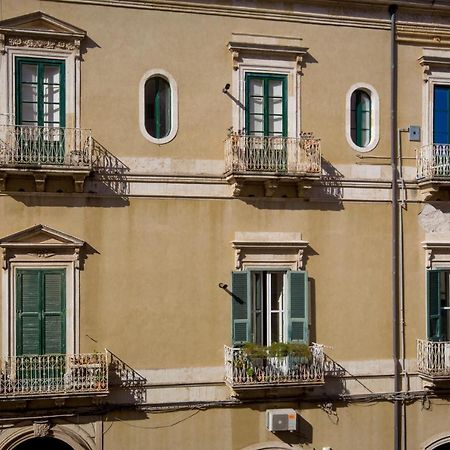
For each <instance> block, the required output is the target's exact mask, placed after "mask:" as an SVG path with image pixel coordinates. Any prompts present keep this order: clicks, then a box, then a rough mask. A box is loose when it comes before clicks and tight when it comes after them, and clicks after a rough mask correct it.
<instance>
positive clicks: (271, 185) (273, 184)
mask: <svg viewBox="0 0 450 450" xmlns="http://www.w3.org/2000/svg"><path fill="white" fill-rule="evenodd" d="M277 188H278V180H266V181H265V182H264V195H265V196H266V197H273V194H275V191H276V190H277Z"/></svg>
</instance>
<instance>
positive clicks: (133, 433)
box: [104, 403, 416, 450]
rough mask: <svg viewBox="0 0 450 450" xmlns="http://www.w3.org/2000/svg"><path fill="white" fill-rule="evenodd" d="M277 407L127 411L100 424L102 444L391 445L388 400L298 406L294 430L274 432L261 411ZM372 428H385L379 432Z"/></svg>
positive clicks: (238, 447) (213, 447)
mask: <svg viewBox="0 0 450 450" xmlns="http://www.w3.org/2000/svg"><path fill="white" fill-rule="evenodd" d="M280 405H281V407H294V408H296V407H297V406H296V405H286V404H280ZM280 405H277V404H276V403H275V404H274V403H271V404H258V405H251V404H250V405H248V407H247V408H242V409H241V408H233V409H220V410H207V411H189V410H188V411H178V412H173V413H162V414H161V413H153V414H152V413H150V414H149V415H148V418H147V419H146V418H145V417H144V416H142V417H141V418H139V417H137V416H135V417H133V416H132V415H129V414H126V413H122V414H114V413H113V414H110V415H109V417H108V419H107V422H105V424H104V430H105V435H104V444H105V448H108V449H111V450H116V449H117V450H119V449H122V448H125V446H127V447H131V448H141V447H142V446H144V445H145V448H149V449H173V448H179V447H183V448H186V449H192V450H194V449H195V450H197V449H205V450H206V449H208V450H243V449H245V448H246V447H248V446H251V445H255V444H263V443H264V444H266V445H267V444H268V443H269V442H270V443H271V444H272V445H273V446H274V447H275V446H276V444H277V443H278V444H280V446H281V445H282V444H284V445H285V447H284V448H295V449H298V448H304V449H312V448H316V449H319V448H320V449H321V448H323V447H326V446H327V447H328V446H329V447H332V448H333V449H345V448H348V447H352V448H358V449H360V448H366V449H370V450H379V449H380V448H391V445H392V440H393V438H392V435H391V433H390V431H389V430H390V429H391V423H392V407H391V405H390V404H388V403H383V404H378V405H376V406H368V405H354V406H351V407H344V406H339V405H338V406H337V408H336V409H335V410H334V411H333V413H332V414H327V413H326V412H324V411H323V410H320V409H318V408H316V407H312V408H310V406H308V405H306V404H301V407H300V409H299V410H298V412H299V415H300V417H301V419H300V420H299V430H298V431H297V432H294V433H289V432H284V433H277V434H274V433H271V432H269V431H267V430H266V428H265V410H266V409H267V408H273V407H278V406H280ZM117 417H119V419H120V420H119V421H118V420H117ZM133 419H134V420H133ZM376 430H384V431H383V433H379V432H375V431H376ZM288 446H292V447H288ZM255 448H257V447H255ZM263 448H265V447H263ZM275 448H278V447H275ZM412 448H416V447H412Z"/></svg>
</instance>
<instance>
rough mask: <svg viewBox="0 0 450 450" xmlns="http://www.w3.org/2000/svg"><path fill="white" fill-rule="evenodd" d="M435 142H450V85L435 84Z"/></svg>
mask: <svg viewBox="0 0 450 450" xmlns="http://www.w3.org/2000/svg"><path fill="white" fill-rule="evenodd" d="M433 143H434V144H450V86H449V85H435V86H434V95H433Z"/></svg>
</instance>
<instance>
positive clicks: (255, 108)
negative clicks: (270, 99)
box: [250, 97, 264, 114]
mask: <svg viewBox="0 0 450 450" xmlns="http://www.w3.org/2000/svg"><path fill="white" fill-rule="evenodd" d="M263 112H264V111H263V99H262V98H260V97H252V98H251V99H250V113H252V114H255V113H256V114H263Z"/></svg>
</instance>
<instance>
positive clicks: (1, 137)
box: [0, 124, 93, 170]
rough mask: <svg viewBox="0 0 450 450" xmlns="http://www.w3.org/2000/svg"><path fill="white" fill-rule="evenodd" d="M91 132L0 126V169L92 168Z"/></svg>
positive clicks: (74, 129) (56, 128)
mask: <svg viewBox="0 0 450 450" xmlns="http://www.w3.org/2000/svg"><path fill="white" fill-rule="evenodd" d="M92 148H93V143H92V136H91V130H87V129H81V128H61V127H48V126H46V127H37V126H30V125H11V124H9V125H0V167H3V168H5V167H12V168H16V167H30V166H31V167H33V168H34V167H65V168H70V169H86V170H90V169H91V167H92Z"/></svg>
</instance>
